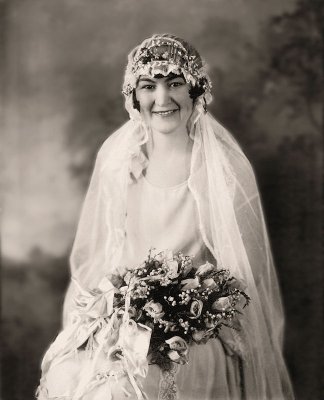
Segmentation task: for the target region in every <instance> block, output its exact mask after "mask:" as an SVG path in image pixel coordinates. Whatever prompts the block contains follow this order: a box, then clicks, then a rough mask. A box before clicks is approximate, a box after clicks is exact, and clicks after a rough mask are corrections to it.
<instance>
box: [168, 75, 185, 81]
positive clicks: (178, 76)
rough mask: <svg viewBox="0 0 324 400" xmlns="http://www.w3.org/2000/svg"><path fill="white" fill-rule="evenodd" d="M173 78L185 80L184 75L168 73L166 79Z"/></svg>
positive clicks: (170, 79)
mask: <svg viewBox="0 0 324 400" xmlns="http://www.w3.org/2000/svg"><path fill="white" fill-rule="evenodd" d="M173 79H183V80H185V79H184V77H183V76H181V75H172V74H170V75H168V76H167V77H166V80H167V81H172V80H173Z"/></svg>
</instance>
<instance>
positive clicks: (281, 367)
mask: <svg viewBox="0 0 324 400" xmlns="http://www.w3.org/2000/svg"><path fill="white" fill-rule="evenodd" d="M123 93H124V95H125V104H126V109H127V110H128V112H129V114H130V118H131V120H130V121H128V122H127V123H125V124H124V125H123V126H122V127H121V128H120V129H119V130H118V131H117V132H115V133H114V134H113V135H111V136H110V138H109V139H108V140H107V141H106V142H105V143H104V145H103V147H102V148H101V150H100V152H99V154H98V158H97V163H96V166H95V170H94V173H93V177H92V180H91V183H90V187H89V191H88V194H87V197H86V200H85V204H84V207H83V211H82V215H81V219H80V223H79V227H78V232H77V236H76V240H75V243H74V247H73V251H72V255H71V269H72V277H73V280H72V283H71V285H70V288H69V291H68V294H67V296H66V301H65V328H64V330H63V332H61V334H60V335H59V336H58V338H57V339H56V341H55V342H54V343H53V344H52V346H51V347H50V348H49V350H48V352H47V353H46V355H45V357H44V360H43V364H42V370H43V375H42V380H41V384H40V387H39V395H38V398H39V399H40V400H49V399H53V400H54V399H63V398H64V399H67V400H71V399H75V400H77V399H78V400H104V399H105V400H106V399H112V400H121V399H124V398H125V399H126V398H132V399H135V398H136V399H144V398H145V394H146V395H147V396H148V398H149V399H151V400H154V399H161V400H162V399H169V400H175V399H179V400H190V399H192V400H200V399H204V400H212V399H222V400H225V399H226V400H231V399H235V400H243V399H251V400H257V399H258V400H259V399H265V400H266V399H273V400H274V399H292V398H293V394H292V389H291V385H290V380H289V376H288V374H287V370H286V366H285V362H284V360H283V357H282V339H283V337H282V335H283V322H284V320H283V312H282V305H281V297H280V292H279V288H278V282H277V279H276V273H275V269H274V266H273V263H272V257H271V252H270V246H269V242H268V238H267V234H266V228H265V224H264V219H263V213H262V208H261V204H260V198H259V192H258V189H257V186H256V183H255V178H254V174H253V170H252V168H251V166H250V164H249V162H248V160H247V159H246V157H245V156H244V154H243V153H242V150H241V149H240V147H239V146H238V144H237V143H236V142H235V140H234V139H233V138H232V137H231V135H230V134H229V133H228V132H227V131H226V130H225V129H224V128H223V127H222V126H221V125H220V124H219V123H218V122H217V121H216V120H215V119H214V118H213V117H212V116H211V115H210V114H209V113H208V112H207V110H206V106H207V104H208V103H209V102H210V100H211V84H210V80H209V77H208V75H207V73H206V70H205V69H204V66H203V63H202V59H201V57H200V55H199V54H198V52H197V51H196V50H195V49H194V48H193V47H192V46H191V45H189V44H188V43H186V42H185V41H184V40H182V39H179V38H177V37H175V36H172V35H168V34H163V35H153V36H152V37H150V38H148V39H146V40H145V41H144V42H143V43H141V44H140V45H139V46H137V47H136V48H135V49H134V50H133V51H132V52H131V53H130V55H129V58H128V66H127V70H126V73H125V81H124V85H123ZM152 248H155V249H156V252H157V253H158V252H162V254H166V256H165V263H164V264H162V266H163V268H166V266H168V265H170V264H171V263H172V261H171V260H172V256H170V255H169V256H167V254H170V253H171V254H172V252H173V253H174V252H181V253H183V254H187V255H190V256H193V257H194V261H193V263H194V267H195V268H197V270H196V274H197V275H196V277H195V278H193V279H185V280H183V281H182V283H183V284H184V286H183V288H182V292H181V293H180V295H179V298H180V297H181V296H182V297H181V298H187V297H188V296H189V293H190V294H191V295H192V293H196V294H195V295H193V297H192V298H191V301H192V303H191V304H190V313H189V314H185V315H181V318H180V319H179V323H181V324H182V325H181V326H183V327H185V328H183V330H182V331H178V332H177V334H173V331H170V332H169V331H168V330H167V329H166V330H165V331H164V333H163V334H162V337H160V338H159V339H160V340H162V343H163V346H169V347H170V352H169V354H170V356H169V358H170V360H168V363H167V364H165V363H159V362H153V361H152V363H151V364H150V365H148V363H147V359H146V356H147V352H148V335H151V333H152V330H153V332H155V331H154V324H157V325H158V326H160V327H162V325H163V323H164V322H165V321H164V320H163V318H164V316H165V313H164V310H163V307H162V306H161V304H160V303H157V302H154V301H149V302H148V303H147V304H146V306H145V307H143V310H140V311H141V313H142V312H146V313H147V314H148V315H150V316H151V317H152V318H154V324H153V325H150V326H146V325H145V326H144V325H142V324H140V323H136V321H137V320H136V317H135V316H134V315H135V314H136V313H135V314H134V312H131V311H130V310H131V307H130V308H129V309H128V308H127V307H128V305H127V304H126V303H125V307H122V308H118V307H117V306H116V296H117V298H118V296H120V295H122V293H125V291H126V293H128V292H127V287H126V286H124V287H120V286H118V284H117V283H118V281H120V280H123V279H125V281H126V280H127V278H126V277H127V274H126V271H128V270H134V269H136V268H138V267H139V266H140V265H142V264H143V261H144V260H145V259H146V257H147V254H148V253H149V251H150V249H152ZM163 252H164V253H163ZM145 265H146V264H145ZM173 267H174V265H173ZM145 268H146V267H145ZM163 268H162V270H163ZM227 269H228V270H229V273H230V274H231V275H232V276H233V277H235V278H236V280H237V281H238V282H239V284H240V286H241V287H242V288H244V289H242V290H245V291H246V293H247V294H248V295H249V296H250V297H251V299H252V300H251V304H250V305H249V307H248V308H247V309H246V311H244V316H243V317H242V318H241V319H240V320H239V321H238V322H237V326H235V328H236V330H231V329H229V328H227V327H224V328H222V329H221V331H220V334H219V335H214V336H212V335H211V334H210V330H207V331H200V330H198V329H196V331H193V333H192V338H193V339H192V340H191V341H190V340H189V339H188V336H187V334H188V330H189V327H191V328H192V330H194V328H193V327H192V325H190V324H191V323H192V322H191V321H192V319H200V320H201V321H205V320H207V322H206V326H207V325H208V327H209V328H211V329H213V328H214V327H216V326H217V324H218V322H217V318H216V317H217V315H216V313H215V315H214V316H213V318H212V320H210V318H211V317H210V315H211V314H208V312H207V311H206V310H205V308H204V296H203V295H202V294H199V293H200V292H199V288H200V287H201V286H203V284H207V283H208V285H207V286H208V288H207V289H209V290H212V289H213V290H216V287H218V286H217V284H216V282H215V281H213V279H211V278H210V279H209V280H208V279H205V280H203V277H204V276H205V278H206V277H207V276H209V275H208V274H212V273H216V272H217V271H220V272H222V273H224V270H227ZM144 271H146V270H145V269H144ZM146 272H147V271H146ZM169 272H170V271H169ZM173 272H174V273H175V274H176V276H178V275H177V274H179V271H177V270H175V271H173ZM159 273H160V276H161V282H160V285H161V290H163V289H162V288H163V282H164V281H163V279H162V278H163V274H162V273H161V271H159ZM138 274H139V272H138ZM207 281H208V282H207ZM206 282H207V283H206ZM128 285H130V283H128ZM219 285H220V283H219ZM143 287H144V289H145V287H146V285H145V284H144V285H143V286H141V293H142V292H143V293H144V292H145V290H144V289H143ZM211 288H212V289H211ZM207 289H206V290H207ZM217 290H218V291H219V293H221V286H219V287H218V289H217ZM143 293H142V294H143ZM231 293H232V292H231ZM143 296H144V297H145V296H149V291H148V292H147V294H145V293H144V294H143ZM169 296H170V294H169ZM128 300H129V301H132V298H129V299H128ZM169 300H170V302H171V301H172V305H175V304H177V301H178V302H180V300H179V299H178V298H177V299H176V298H174V297H172V298H171V299H170V297H169ZM189 300H190V296H189ZM189 300H188V301H189ZM214 300H215V299H214ZM231 301H233V299H232V300H231ZM231 301H230V300H229V298H227V297H222V296H221V294H219V297H218V301H214V302H213V303H212V304H213V306H215V307H216V306H217V307H218V308H219V307H220V308H221V309H222V314H219V315H218V318H221V316H222V315H223V314H224V315H225V309H226V308H228V307H230V305H231V304H230V303H231ZM217 307H216V308H217ZM148 332H149V333H148ZM164 334H165V335H164ZM202 342H206V343H205V344H202ZM188 347H190V357H189V363H188V365H183V363H182V361H183V360H186V357H180V355H179V354H180V353H181V352H182V353H186V354H187V351H188ZM179 352H180V353H179ZM112 355H113V357H112ZM144 393H145V394H144Z"/></svg>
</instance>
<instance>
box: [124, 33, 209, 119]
mask: <svg viewBox="0 0 324 400" xmlns="http://www.w3.org/2000/svg"><path fill="white" fill-rule="evenodd" d="M171 73H173V74H175V75H183V77H184V79H185V80H186V82H187V83H189V84H190V86H191V92H192V94H193V92H194V93H195V94H194V96H193V97H195V98H196V99H197V98H199V99H200V100H201V101H202V103H203V104H205V105H206V104H209V103H210V102H211V99H212V96H211V86H212V85H211V80H210V78H209V76H208V74H207V71H206V68H205V63H204V62H203V60H202V58H201V56H200V54H199V53H198V51H197V50H196V49H195V48H194V47H192V46H191V45H190V44H189V43H187V42H186V41H185V40H183V39H181V38H178V37H176V36H174V35H170V34H154V35H153V36H151V37H150V38H147V39H145V40H144V41H143V42H142V43H141V44H140V45H139V46H137V47H135V48H134V49H133V50H132V51H131V52H130V54H129V55H128V64H127V67H126V71H125V77H124V84H123V90H122V92H123V94H124V95H125V100H126V109H127V110H128V112H129V113H130V115H131V117H132V116H134V112H133V111H134V104H133V92H134V90H135V89H136V85H137V82H138V79H139V77H140V76H141V75H148V76H152V77H153V76H156V75H163V76H167V75H169V74H171Z"/></svg>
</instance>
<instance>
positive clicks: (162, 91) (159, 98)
mask: <svg viewBox="0 0 324 400" xmlns="http://www.w3.org/2000/svg"><path fill="white" fill-rule="evenodd" d="M169 102H170V93H169V88H168V87H167V86H164V85H158V86H157V88H156V91H155V104H156V105H158V106H165V105H167V104H168V103H169Z"/></svg>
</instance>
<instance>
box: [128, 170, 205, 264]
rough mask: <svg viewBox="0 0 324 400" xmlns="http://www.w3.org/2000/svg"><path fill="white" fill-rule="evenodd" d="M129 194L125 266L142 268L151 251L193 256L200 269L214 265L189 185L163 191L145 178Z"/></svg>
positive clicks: (132, 186)
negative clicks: (140, 266)
mask: <svg viewBox="0 0 324 400" xmlns="http://www.w3.org/2000/svg"><path fill="white" fill-rule="evenodd" d="M128 190H129V192H128V196H127V197H128V201H127V217H126V240H125V245H124V249H123V256H122V260H121V264H122V266H124V267H128V268H132V267H135V266H137V265H139V264H141V263H142V262H143V261H144V260H145V259H146V258H147V255H148V251H149V249H150V248H154V249H155V250H154V253H157V252H159V251H162V250H172V251H173V252H178V251H181V252H182V253H183V254H185V255H190V256H193V257H194V258H193V262H194V265H196V266H199V265H200V264H201V263H204V262H206V261H207V260H208V261H212V260H211V255H210V252H209V251H208V250H207V248H206V246H205V244H204V242H203V239H202V237H201V234H200V230H199V221H198V213H197V210H196V204H195V201H194V198H193V196H192V194H191V192H190V190H189V188H188V182H187V181H185V182H183V183H181V184H179V185H176V186H172V187H167V188H161V187H158V186H155V185H153V184H151V183H150V182H149V181H148V180H147V179H146V178H145V177H144V176H143V175H142V176H141V177H140V178H139V179H138V180H137V181H136V182H135V183H133V184H132V185H130V187H129V189H128Z"/></svg>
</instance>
